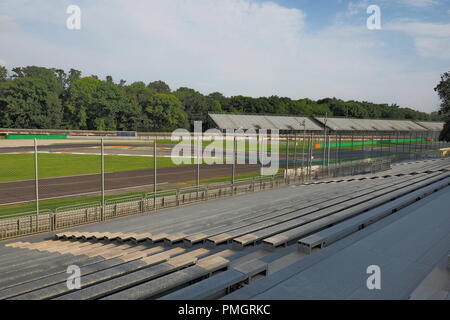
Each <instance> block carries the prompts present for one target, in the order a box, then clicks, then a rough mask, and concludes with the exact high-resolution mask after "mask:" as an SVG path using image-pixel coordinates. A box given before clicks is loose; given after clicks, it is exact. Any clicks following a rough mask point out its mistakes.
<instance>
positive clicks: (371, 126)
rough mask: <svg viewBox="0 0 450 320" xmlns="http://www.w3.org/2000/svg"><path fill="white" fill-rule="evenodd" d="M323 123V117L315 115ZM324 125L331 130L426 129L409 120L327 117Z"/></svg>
mask: <svg viewBox="0 0 450 320" xmlns="http://www.w3.org/2000/svg"><path fill="white" fill-rule="evenodd" d="M315 119H316V120H317V121H319V122H320V123H321V124H323V125H325V118H324V117H315ZM326 125H327V127H328V128H330V129H331V130H333V131H426V130H427V128H426V127H424V126H421V125H418V124H417V123H415V122H413V121H409V120H390V119H383V120H380V119H352V118H328V119H326Z"/></svg>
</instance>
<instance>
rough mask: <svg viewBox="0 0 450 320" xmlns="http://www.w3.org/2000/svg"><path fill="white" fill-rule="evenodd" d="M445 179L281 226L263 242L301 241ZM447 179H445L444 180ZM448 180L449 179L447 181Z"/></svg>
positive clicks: (273, 244)
mask: <svg viewBox="0 0 450 320" xmlns="http://www.w3.org/2000/svg"><path fill="white" fill-rule="evenodd" d="M441 179H443V177H437V178H435V179H431V180H429V179H427V180H426V181H425V182H422V183H418V184H415V185H413V186H410V187H406V188H402V189H401V190H397V191H396V192H389V193H387V194H386V195H385V196H383V197H382V198H375V199H372V200H369V201H366V202H364V203H361V204H359V205H358V206H355V207H352V208H348V209H345V210H343V211H340V212H337V213H335V214H330V215H326V216H323V215H322V216H316V217H312V218H313V219H310V220H308V221H302V222H301V223H299V224H298V226H295V227H293V228H288V229H286V231H281V230H282V228H285V227H287V226H280V227H279V230H280V232H277V233H273V232H274V231H275V230H266V232H267V233H273V235H269V237H268V238H266V239H264V240H263V244H264V246H265V247H266V248H270V249H273V248H276V247H279V246H285V245H287V244H288V243H289V242H290V241H293V240H296V239H299V238H301V237H304V236H306V235H308V234H311V233H314V232H315V231H318V230H321V229H323V228H325V227H329V226H332V225H334V224H336V223H338V222H340V221H343V220H345V219H349V218H352V217H354V216H356V215H358V214H360V213H363V212H365V211H368V210H371V209H374V208H376V207H378V206H381V205H383V204H385V203H387V202H389V201H392V200H395V199H397V198H398V197H402V196H404V195H407V194H408V193H410V192H413V191H415V190H418V189H420V188H423V187H425V186H426V185H429V184H433V183H435V182H437V181H439V180H441ZM444 179H445V178H444ZM445 180H447V179H445ZM255 236H256V238H257V239H258V240H259V237H260V236H261V234H258V235H255ZM245 240H246V239H242V240H241V243H244V244H245V243H246V242H245Z"/></svg>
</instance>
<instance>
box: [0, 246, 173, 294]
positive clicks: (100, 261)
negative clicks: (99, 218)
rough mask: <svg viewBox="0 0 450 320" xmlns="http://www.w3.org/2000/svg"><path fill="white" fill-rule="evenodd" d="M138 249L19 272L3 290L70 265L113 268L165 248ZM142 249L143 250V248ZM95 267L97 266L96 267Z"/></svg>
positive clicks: (53, 262)
mask: <svg viewBox="0 0 450 320" xmlns="http://www.w3.org/2000/svg"><path fill="white" fill-rule="evenodd" d="M120 247H126V248H121V249H123V250H119V248H120ZM137 249H139V248H138V247H133V248H130V246H128V245H123V246H119V247H117V251H116V252H113V253H112V254H110V255H109V258H104V257H102V256H101V255H102V253H99V254H98V255H97V256H96V257H94V258H86V256H85V255H80V256H75V257H73V256H72V260H68V259H66V260H63V261H61V262H58V261H55V260H52V261H51V262H50V263H49V264H48V265H47V267H48V268H47V269H43V268H41V267H40V266H38V267H34V268H32V269H31V270H29V271H23V272H20V271H19V272H18V276H17V277H15V278H13V279H12V280H10V281H7V282H4V283H2V287H3V288H7V287H11V286H14V285H18V284H21V283H25V282H30V281H33V280H38V279H41V278H45V277H49V276H51V275H55V274H58V273H65V272H66V268H67V266H68V265H71V264H74V263H76V264H77V265H78V266H79V267H87V266H91V267H95V268H96V269H99V268H100V267H112V266H115V265H118V264H121V263H123V262H128V261H132V260H136V259H139V258H140V257H144V256H148V255H150V254H155V253H159V252H162V251H163V250H164V249H165V248H164V247H154V248H151V249H146V250H142V251H138V250H137ZM141 249H142V248H141ZM94 265H95V266H94ZM42 267H46V265H43V266H42ZM86 270H90V269H88V268H83V272H86Z"/></svg>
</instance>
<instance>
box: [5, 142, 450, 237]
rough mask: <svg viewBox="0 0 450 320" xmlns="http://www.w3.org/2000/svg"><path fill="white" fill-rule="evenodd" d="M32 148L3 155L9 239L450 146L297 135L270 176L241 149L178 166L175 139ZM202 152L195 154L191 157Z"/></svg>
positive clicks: (369, 169) (365, 167)
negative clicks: (224, 159) (214, 160)
mask: <svg viewBox="0 0 450 320" xmlns="http://www.w3.org/2000/svg"><path fill="white" fill-rule="evenodd" d="M32 142H33V143H31V145H30V143H28V145H27V146H23V147H20V148H19V147H16V148H13V149H14V150H9V149H8V150H6V151H7V152H5V151H4V150H2V153H0V159H1V160H0V161H3V164H4V165H3V166H2V167H0V179H1V181H0V187H1V188H2V195H0V239H7V238H11V237H17V236H23V235H28V234H33V233H40V232H49V231H55V230H60V229H64V228H68V227H73V226H77V225H83V224H88V223H96V222H100V221H105V220H109V219H114V218H117V217H123V216H128V215H134V214H146V213H152V212H155V211H158V210H161V209H164V208H170V207H178V206H183V205H187V204H191V203H197V202H201V201H208V200H213V199H220V198H224V197H230V196H234V195H240V194H246V193H251V192H258V191H261V190H267V189H274V188H279V187H282V186H286V185H292V184H304V183H309V182H311V181H313V180H317V179H323V178H328V177H339V176H347V175H356V174H366V173H375V172H379V171H384V170H387V169H389V168H390V165H391V163H393V162H399V161H405V160H419V159H425V158H436V157H439V156H440V155H439V149H440V148H443V147H447V146H448V144H444V143H442V142H439V141H438V140H437V136H436V134H432V133H406V134H400V133H396V134H386V133H385V134H381V133H371V134H366V135H362V134H359V135H355V134H335V133H323V134H312V133H305V134H288V135H284V136H281V137H280V139H279V140H277V141H271V143H276V144H278V149H279V156H278V160H277V161H278V162H279V167H280V170H279V171H278V173H276V174H274V175H271V176H262V175H260V168H261V165H260V164H256V165H255V164H251V161H250V160H251V154H250V152H249V151H250V150H249V149H245V150H244V153H243V154H244V158H245V161H244V162H245V163H243V164H237V162H238V161H237V155H236V152H234V151H235V150H233V152H232V153H231V154H232V155H233V158H234V160H233V163H232V164H216V165H206V164H203V163H202V160H201V158H199V162H198V163H194V162H193V164H191V165H186V166H174V164H173V163H172V159H171V151H172V148H173V142H171V141H170V140H168V139H167V137H163V138H162V139H155V138H152V137H149V138H147V139H139V140H132V139H128V140H127V141H126V142H124V141H122V140H113V141H111V140H107V139H105V140H103V139H102V140H101V141H99V140H88V139H85V140H84V141H83V142H82V143H81V142H79V141H76V140H73V141H72V140H67V141H64V143H61V142H58V143H56V144H55V143H52V144H50V143H43V142H41V141H38V140H34V141H32ZM194 143H195V141H192V144H194ZM197 143H198V141H197ZM205 145H207V143H204V144H203V145H202V146H203V147H204V146H205ZM234 146H236V144H234ZM18 148H19V149H18ZM224 148H225V147H224ZM233 148H234V147H233ZM224 151H225V150H224ZM198 154H199V153H196V152H195V150H193V152H191V153H190V154H189V155H188V156H189V158H191V159H195V158H196V157H199V155H198ZM2 157H3V158H2Z"/></svg>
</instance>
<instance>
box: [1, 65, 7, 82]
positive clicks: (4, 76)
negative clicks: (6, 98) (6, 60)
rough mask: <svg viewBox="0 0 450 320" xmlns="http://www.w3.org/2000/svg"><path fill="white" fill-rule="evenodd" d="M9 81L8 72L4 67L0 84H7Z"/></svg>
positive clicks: (2, 67)
mask: <svg viewBox="0 0 450 320" xmlns="http://www.w3.org/2000/svg"><path fill="white" fill-rule="evenodd" d="M7 79H8V70H6V68H5V67H4V66H0V82H5V81H6V80H7Z"/></svg>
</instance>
